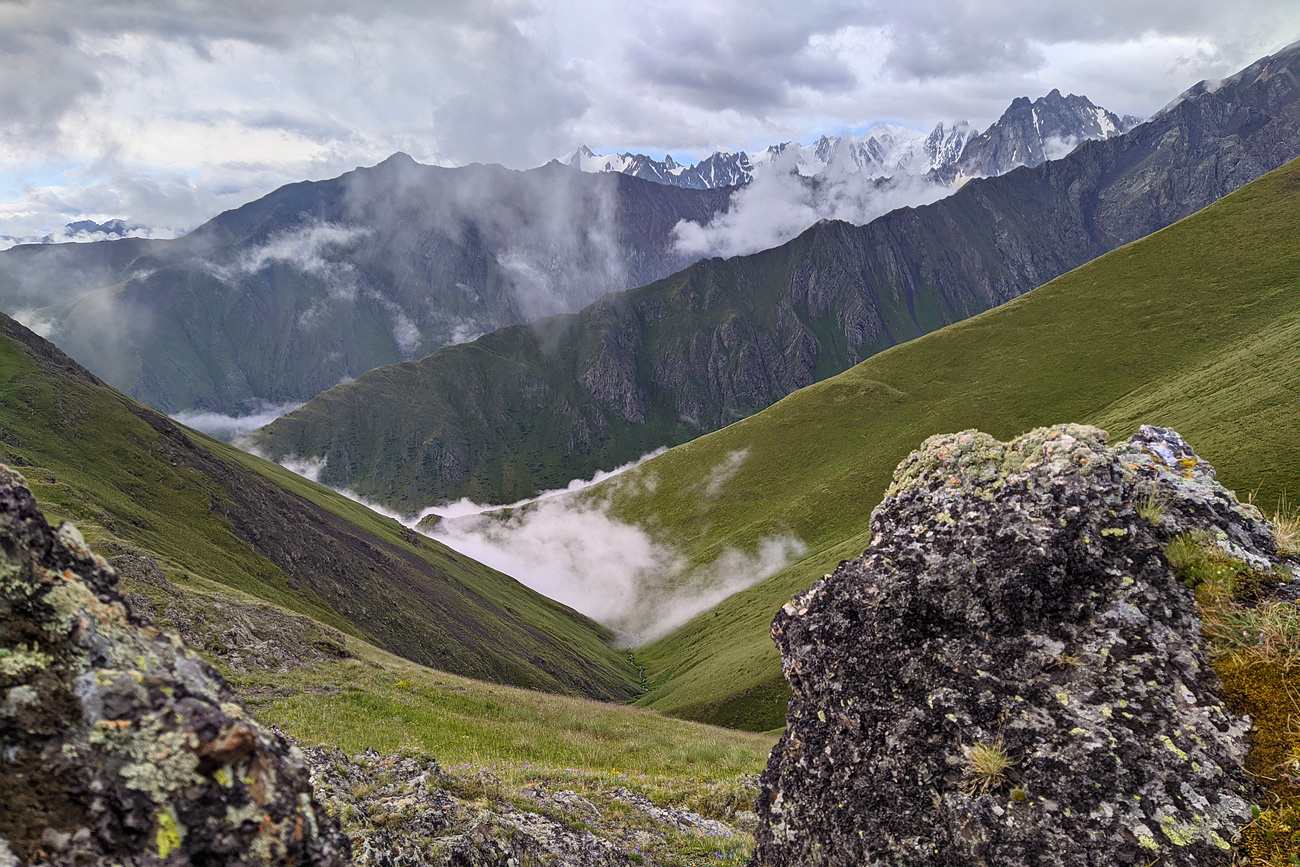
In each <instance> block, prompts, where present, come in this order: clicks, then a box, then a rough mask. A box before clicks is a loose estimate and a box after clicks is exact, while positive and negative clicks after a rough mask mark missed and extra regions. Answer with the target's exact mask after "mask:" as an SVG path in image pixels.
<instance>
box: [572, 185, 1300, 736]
mask: <svg viewBox="0 0 1300 867" xmlns="http://www.w3.org/2000/svg"><path fill="white" fill-rule="evenodd" d="M1064 420H1070V421H1078V422H1085V423H1090V424H1096V425H1099V426H1101V427H1104V428H1106V429H1108V430H1109V431H1110V432H1111V435H1112V438H1119V437H1125V436H1128V435H1129V434H1131V433H1132V432H1134V431H1135V430H1136V429H1137V427H1138V426H1139V425H1140V424H1143V423H1146V424H1155V425H1159V426H1167V427H1173V428H1174V429H1176V430H1178V431H1179V432H1180V433H1181V434H1182V435H1183V436H1184V437H1185V438H1186V439H1187V440H1188V442H1190V443H1192V444H1193V445H1194V446H1195V448H1196V449H1197V450H1198V452H1199V453H1200V454H1202V455H1204V456H1205V457H1206V459H1207V460H1210V461H1212V462H1213V464H1214V466H1215V467H1216V468H1217V469H1218V471H1219V477H1220V480H1221V481H1222V482H1223V483H1224V484H1225V485H1226V486H1227V487H1229V488H1235V489H1236V490H1237V491H1238V492H1239V493H1240V494H1241V495H1242V496H1243V497H1244V496H1245V495H1246V493H1247V492H1252V493H1253V495H1254V497H1255V499H1256V501H1257V502H1259V503H1260V504H1261V506H1263V507H1264V508H1265V509H1270V510H1271V509H1272V508H1274V507H1275V506H1276V504H1277V503H1278V502H1279V500H1280V499H1281V498H1282V497H1283V496H1286V497H1288V498H1289V499H1290V502H1292V503H1294V501H1295V496H1296V492H1297V491H1300V450H1297V449H1296V447H1295V446H1296V443H1297V441H1298V438H1300V161H1298V162H1292V163H1291V164H1289V165H1287V166H1286V167H1284V168H1282V169H1279V170H1277V171H1275V172H1273V173H1271V174H1269V175H1268V176H1266V177H1264V178H1262V179H1260V180H1258V181H1256V182H1254V183H1253V184H1251V185H1249V186H1247V187H1246V188H1244V189H1242V190H1239V191H1238V192H1236V193H1233V194H1232V195H1230V196H1228V197H1227V198H1225V199H1224V200H1223V201H1221V202H1219V203H1217V204H1215V205H1212V206H1210V207H1208V208H1206V209H1205V210H1203V211H1201V212H1199V213H1197V214H1195V215H1193V216H1191V217H1188V218H1187V219H1185V220H1183V221H1181V222H1179V223H1177V224H1175V225H1173V226H1171V227H1169V228H1167V229H1165V230H1163V231H1160V232H1158V233H1156V234H1154V235H1152V236H1150V237H1148V238H1145V239H1143V240H1140V241H1137V242H1135V243H1133V244H1130V245H1128V246H1126V247H1123V248H1121V249H1119V250H1116V251H1114V252H1112V253H1109V254H1107V255H1105V256H1103V257H1101V258H1100V259H1098V260H1096V261H1095V262H1092V263H1090V264H1088V265H1085V266H1083V267H1082V268H1079V269H1077V270H1075V271H1072V272H1071V273H1069V274H1067V275H1065V276H1063V277H1060V278H1058V279H1057V280H1054V281H1052V282H1051V283H1048V284H1047V285H1045V286H1043V287H1040V288H1039V289H1036V290H1034V291H1033V292H1030V293H1029V294H1027V295H1025V296H1023V297H1021V298H1018V299H1016V300H1015V301H1013V302H1011V303H1009V304H1006V305H1004V306H1002V307H1000V308H998V309H996V310H992V311H989V312H988V313H985V314H983V315H980V316H977V317H974V318H973V319H970V320H967V321H965V322H961V323H958V324H956V325H953V326H950V327H948V328H945V329H943V330H941V331H938V332H936V333H934V334H930V335H927V336H925V337H922V338H920V339H917V340H914V341H911V342H910V343H907V344H904V345H902V346H898V347H895V348H893V349H890V350H888V351H887V352H883V353H881V354H879V355H876V356H875V357H873V358H870V359H868V360H867V361H865V362H863V363H862V364H860V365H858V366H856V367H854V368H853V369H852V370H850V371H848V372H846V373H843V374H841V375H839V376H837V377H834V378H832V379H829V380H827V381H826V382H822V383H818V384H816V385H813V386H810V387H808V388H805V389H803V390H801V391H798V392H796V393H795V394H792V395H790V396H789V397H787V398H785V399H784V400H782V401H781V402H779V403H777V404H776V405H774V406H772V407H770V408H769V409H767V410H765V411H763V412H761V413H759V414H758V415H755V416H753V417H751V418H748V419H745V420H744V421H741V422H738V423H736V424H734V425H732V426H730V427H728V428H726V429H724V430H721V431H718V432H716V433H713V434H710V435H708V436H705V437H701V438H699V439H697V440H695V441H694V442H691V443H689V444H687V445H684V446H680V447H678V448H676V449H672V450H671V451H669V452H668V453H666V454H664V455H662V456H660V457H658V458H655V459H654V460H652V461H649V462H647V463H645V464H643V465H641V466H640V467H637V468H635V469H633V470H630V471H629V472H627V473H626V474H624V475H623V476H619V477H616V478H615V479H614V480H611V481H608V482H605V483H603V484H602V485H598V486H596V487H594V488H592V489H589V491H588V492H587V493H586V494H585V496H589V497H593V498H610V499H612V503H613V507H612V511H613V513H614V514H616V515H617V516H618V517H620V518H621V519H623V520H626V521H629V522H633V523H637V524H640V525H642V526H645V527H648V528H652V529H653V531H654V532H655V533H656V535H661V536H662V537H663V538H671V539H674V540H678V541H679V542H680V544H681V545H682V547H683V550H685V551H686V552H687V553H688V555H689V557H690V559H691V560H692V561H693V562H695V563H707V562H709V561H711V559H712V558H714V557H716V556H717V552H718V551H719V550H721V549H722V548H723V547H724V546H731V547H735V548H740V549H742V550H752V549H753V548H754V547H755V546H756V545H757V544H758V543H759V541H760V540H761V539H763V538H765V537H767V536H769V535H771V534H772V533H774V532H786V533H792V534H794V535H796V536H798V537H799V538H801V539H803V540H804V542H806V543H807V545H808V549H809V551H810V553H809V554H808V556H806V557H805V558H803V559H802V560H800V561H799V562H797V563H794V564H793V565H791V566H790V567H788V568H787V569H786V570H785V571H783V572H781V573H778V574H777V575H775V576H773V577H772V578H770V579H768V580H767V581H765V582H763V583H761V584H758V585H757V586H754V587H752V588H750V589H748V590H745V591H743V592H741V593H738V594H736V595H735V596H732V597H730V598H728V599H727V600H726V601H724V602H723V603H722V604H720V605H719V606H718V607H717V608H715V609H714V610H713V611H711V612H708V613H706V614H704V615H702V616H701V617H698V618H696V619H695V620H694V621H692V622H690V623H688V624H687V625H686V626H684V627H683V628H681V629H679V630H677V631H676V632H675V633H673V634H672V635H670V636H668V637H667V638H665V639H663V640H661V641H659V642H657V643H655V644H653V645H650V646H648V647H646V648H642V649H640V650H638V651H637V654H636V656H637V661H638V662H639V663H640V664H642V665H644V666H645V668H646V672H647V674H648V675H649V676H650V680H651V685H652V687H653V689H652V691H651V692H650V693H649V694H648V695H647V696H646V697H645V698H644V699H642V701H643V702H644V703H646V704H649V705H651V706H653V707H657V708H659V709H660V710H663V711H665V712H668V713H673V714H678V715H682V716H686V717H690V718H695V719H702V720H711V721H714V722H718V723H722V724H727V725H734V726H741V727H747V728H753V729H759V730H762V729H770V728H774V727H777V726H779V725H781V721H782V720H783V718H784V712H785V696H786V695H787V692H786V687H785V682H784V679H783V678H782V676H781V672H780V667H779V663H778V659H777V655H776V651H775V649H774V647H773V646H772V643H771V641H770V640H769V638H768V627H769V625H770V623H771V620H772V616H773V614H774V612H775V611H776V609H777V608H778V607H779V606H781V605H783V604H784V603H785V602H786V601H788V600H789V598H790V596H791V594H792V593H794V592H796V591H798V590H802V589H804V588H806V587H808V586H810V585H811V584H812V583H813V582H814V581H816V580H817V579H818V578H820V577H821V576H822V574H824V573H825V572H827V571H829V570H831V569H832V568H834V566H835V565H836V564H837V563H838V562H839V561H840V560H843V559H848V558H851V557H855V556H857V555H859V554H861V553H862V550H863V549H864V548H865V547H866V543H867V541H868V539H867V526H868V517H869V515H870V512H871V510H872V509H873V508H874V507H875V505H876V503H877V502H879V500H880V497H881V496H882V494H883V493H884V490H885V488H886V486H887V485H888V483H889V481H890V474H891V473H892V471H893V468H894V467H895V465H896V464H897V462H898V461H899V460H901V459H902V458H903V457H904V456H906V455H907V454H908V453H909V452H910V451H911V450H912V449H914V448H916V447H917V445H918V444H919V443H920V442H921V441H922V440H924V439H925V438H926V437H928V436H930V435H932V434H935V433H940V432H951V431H958V430H964V429H968V428H978V429H980V430H983V431H986V432H988V433H991V434H992V435H994V436H995V437H999V438H1003V439H1006V438H1009V437H1010V436H1013V435H1015V434H1016V433H1017V432H1023V431H1026V430H1029V429H1031V428H1033V427H1036V426H1039V425H1045V424H1054V423H1058V422H1061V421H1064ZM736 453H743V454H744V455H745V458H744V460H743V462H741V463H740V464H739V465H738V467H736V468H735V471H734V475H732V477H731V478H730V479H729V480H728V481H727V483H726V485H725V487H724V488H723V489H722V490H721V491H720V492H718V493H717V495H716V496H714V497H711V498H710V497H701V496H700V495H699V480H700V479H701V478H707V477H708V476H709V474H710V473H711V472H712V471H713V468H715V467H718V466H720V465H722V464H723V463H725V462H726V461H727V459H728V456H730V455H734V454H736ZM649 478H653V479H654V480H655V484H654V485H646V484H643V482H644V481H645V480H646V479H649ZM700 528H707V532H703V533H702V532H700Z"/></svg>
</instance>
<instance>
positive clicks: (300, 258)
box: [236, 223, 370, 297]
mask: <svg viewBox="0 0 1300 867" xmlns="http://www.w3.org/2000/svg"><path fill="white" fill-rule="evenodd" d="M368 234H370V230H369V229H366V228H360V227H354V226H339V225H336V224H334V223H311V224H308V225H306V226H302V227H300V228H297V229H294V230H292V231H289V232H281V233H279V234H277V235H275V236H273V237H272V238H270V239H269V240H268V241H267V242H266V243H265V244H263V245H262V246H260V247H255V248H253V249H252V250H249V251H247V252H245V253H244V254H243V255H241V256H240V258H239V261H238V262H237V264H236V267H237V268H238V270H240V271H242V272H243V273H245V274H255V273H257V272H258V271H261V270H262V269H263V268H265V267H266V266H267V265H268V264H270V263H272V262H283V263H285V264H288V265H292V266H293V267H294V268H297V269H298V270H299V271H301V272H302V273H304V274H311V275H313V276H315V277H320V278H322V279H325V280H328V281H330V282H331V284H332V286H335V287H337V291H338V292H339V294H341V295H345V296H347V297H351V296H352V295H353V294H355V290H354V288H353V287H352V286H351V284H350V283H349V282H348V279H347V278H349V277H350V276H351V275H352V274H353V273H354V271H355V269H354V268H353V267H352V265H351V264H350V263H347V262H333V261H331V260H329V259H327V258H325V253H326V251H328V250H329V249H330V248H338V247H343V246H346V245H348V244H351V243H352V242H353V241H356V240H358V239H360V238H364V237H365V236H366V235H368Z"/></svg>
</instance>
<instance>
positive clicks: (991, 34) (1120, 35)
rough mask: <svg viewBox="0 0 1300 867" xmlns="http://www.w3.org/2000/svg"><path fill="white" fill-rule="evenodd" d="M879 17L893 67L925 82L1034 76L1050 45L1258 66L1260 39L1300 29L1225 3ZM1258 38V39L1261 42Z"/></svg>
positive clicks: (1202, 0)
mask: <svg viewBox="0 0 1300 867" xmlns="http://www.w3.org/2000/svg"><path fill="white" fill-rule="evenodd" d="M872 11H873V13H874V15H875V17H876V18H877V20H879V21H880V22H882V24H883V26H884V27H885V29H886V31H887V32H888V34H889V38H890V42H891V47H890V49H889V51H888V52H887V54H886V56H885V58H884V61H885V64H884V65H885V68H886V69H888V70H889V71H890V72H891V73H893V74H894V75H895V76H898V77H902V78H917V79H922V80H928V79H936V78H944V77H950V76H960V75H965V74H972V73H979V74H982V73H986V72H988V71H989V70H995V71H996V70H1001V69H1013V70H1019V71H1022V72H1029V71H1033V70H1036V69H1039V68H1041V67H1042V66H1044V65H1045V63H1046V62H1047V56H1046V53H1045V52H1044V46H1046V45H1053V44H1060V43H1070V42H1074V43H1083V44H1089V43H1113V42H1123V41H1126V40H1130V39H1135V38H1141V37H1149V36H1154V35H1158V36H1166V37H1188V36H1190V37H1201V38H1205V39H1208V40H1211V41H1214V42H1218V43H1220V45H1221V49H1222V53H1223V55H1224V56H1223V58H1222V60H1223V61H1224V62H1226V63H1230V64H1234V65H1241V64H1244V63H1246V62H1248V61H1249V60H1252V59H1254V55H1253V54H1252V53H1251V52H1254V51H1257V50H1258V44H1259V41H1258V37H1259V35H1260V34H1262V33H1270V32H1271V33H1277V32H1279V31H1278V29H1277V28H1279V27H1280V26H1285V24H1284V23H1283V22H1285V21H1287V20H1288V19H1289V20H1290V21H1291V23H1292V26H1294V25H1295V23H1296V22H1297V16H1296V14H1295V12H1294V10H1291V11H1289V12H1288V11H1287V10H1285V9H1283V8H1282V4H1276V3H1272V2H1269V0H1253V2H1249V0H1248V2H1245V3H1235V4H1225V3H1220V2H1217V0H1150V2H1143V3H1133V2H1130V0H1096V2H1089V3H1043V2H1041V0H995V2H982V3H978V4H971V3H969V2H965V0H932V2H928V3H909V4H894V3H885V2H876V3H874V4H872ZM1250 34H1255V36H1254V38H1251V36H1250ZM1283 35H1284V36H1285V35H1286V34H1285V33H1284V34H1283ZM1297 35H1300V34H1297ZM1234 37H1235V38H1234ZM1248 46H1249V47H1248ZM1205 60H1206V58H1202V62H1204V61H1205Z"/></svg>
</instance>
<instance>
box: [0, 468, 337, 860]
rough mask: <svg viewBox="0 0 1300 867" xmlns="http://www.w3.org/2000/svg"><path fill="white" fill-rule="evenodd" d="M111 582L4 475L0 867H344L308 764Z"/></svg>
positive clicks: (66, 531) (76, 538)
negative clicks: (42, 866) (129, 606)
mask: <svg viewBox="0 0 1300 867" xmlns="http://www.w3.org/2000/svg"><path fill="white" fill-rule="evenodd" d="M116 584H117V574H116V572H115V571H114V570H113V569H112V568H111V567H110V566H109V565H108V563H107V562H106V561H105V560H104V559H103V558H101V557H99V556H98V555H96V554H94V553H92V552H91V551H90V549H89V548H88V547H87V546H86V544H85V542H84V541H83V540H82V538H81V535H80V534H79V533H78V532H77V531H76V529H75V528H73V527H72V525H71V524H63V525H62V526H60V527H59V528H58V529H57V530H56V529H53V528H51V527H50V526H49V524H48V523H46V521H45V518H44V517H43V516H42V515H41V513H40V511H39V510H38V509H37V508H36V503H35V500H34V499H33V497H32V494H31V491H29V490H28V489H27V487H26V485H25V483H24V482H23V479H22V477H21V476H19V475H18V474H17V473H15V472H13V471H11V470H9V469H8V468H6V467H3V466H0V867H9V865H13V864H18V863H23V864H51V865H74V864H75V865H84V864H119V865H152V864H172V865H181V864H206V865H227V864H228V865H234V864H271V863H275V864H286V865H290V864H295V865H319V867H333V865H339V864H343V863H345V862H346V861H347V857H348V840H347V838H346V837H343V836H342V835H341V834H340V833H339V830H338V824H337V822H336V821H334V819H333V818H332V817H330V816H329V815H328V814H327V813H326V812H325V811H324V810H322V809H321V808H320V807H319V805H318V803H317V802H316V801H314V800H313V798H312V790H311V783H310V779H309V776H308V771H307V767H306V764H305V762H304V759H303V756H302V754H301V752H299V751H298V750H297V749H295V748H293V747H292V746H291V745H290V744H288V743H287V742H286V741H284V739H283V738H281V737H280V736H279V735H278V734H276V733H274V732H272V731H270V730H268V729H266V728H265V727H263V726H262V725H260V724H259V723H258V722H257V721H256V720H254V719H253V718H252V717H250V716H249V715H248V713H247V712H246V711H245V710H244V709H243V707H242V706H241V705H240V704H239V702H238V701H237V700H236V698H235V696H234V694H233V693H232V692H231V691H230V688H229V686H228V685H227V684H226V683H225V681H224V680H223V679H222V678H221V676H220V675H219V674H218V673H217V672H216V671H215V670H213V669H212V668H211V667H210V666H208V665H207V664H206V663H204V662H203V661H202V660H201V659H199V658H198V657H197V656H195V655H194V654H192V653H191V652H189V651H188V650H186V649H185V647H184V645H183V643H182V642H181V640H180V638H179V637H176V636H174V635H166V634H163V633H160V632H159V631H158V630H157V629H155V628H154V627H152V626H149V625H148V624H147V623H145V622H143V621H141V620H139V619H137V618H136V617H135V616H134V615H132V614H131V613H130V612H129V611H128V609H127V607H126V605H125V603H124V600H123V598H122V596H121V595H120V594H119V592H118V591H117V589H116Z"/></svg>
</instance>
